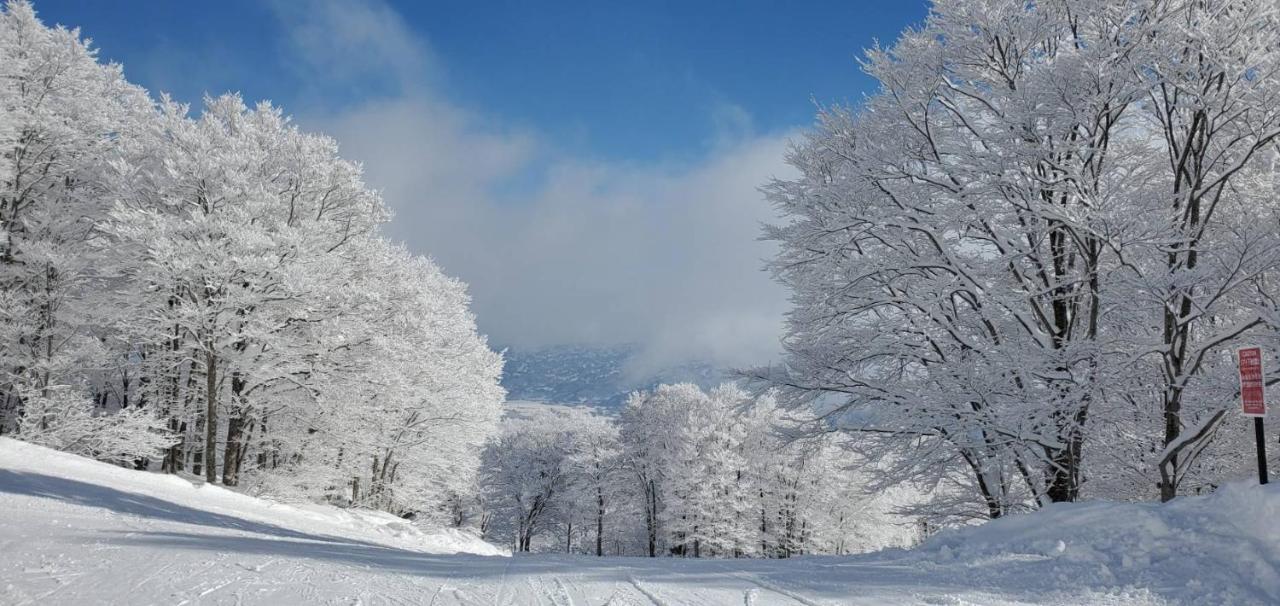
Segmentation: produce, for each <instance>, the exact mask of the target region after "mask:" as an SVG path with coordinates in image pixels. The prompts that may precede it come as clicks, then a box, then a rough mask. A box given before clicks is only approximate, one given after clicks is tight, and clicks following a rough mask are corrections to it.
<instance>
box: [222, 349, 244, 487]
mask: <svg viewBox="0 0 1280 606" xmlns="http://www.w3.org/2000/svg"><path fill="white" fill-rule="evenodd" d="M245 383H246V381H245V380H244V377H243V376H241V375H240V372H239V371H236V372H233V373H232V374H231V402H232V407H231V415H230V416H228V417H227V446H226V449H225V450H224V451H223V456H222V484H223V485H224V486H237V485H239V484H240V466H241V463H243V461H244V451H245V448H246V446H247V444H246V443H245V441H246V438H247V434H248V432H247V431H245V429H246V427H247V426H248V421H247V420H246V417H248V414H247V413H248V410H247V408H246V407H245V405H244V388H245Z"/></svg>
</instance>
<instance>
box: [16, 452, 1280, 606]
mask: <svg viewBox="0 0 1280 606" xmlns="http://www.w3.org/2000/svg"><path fill="white" fill-rule="evenodd" d="M0 512H2V514H0V604H14V605H18V604H240V603H245V604H468V605H484V604H504V605H517V604H554V605H561V606H567V605H571V604H572V605H575V606H581V605H587V604H593V605H600V604H613V605H624V604H638V605H645V604H661V605H666V604H744V605H762V606H763V605H767V604H785V605H796V604H802V605H808V606H813V605H815V604H823V605H827V604H957V605H959V604H992V605H1005V604H1164V603H1186V604H1267V603H1278V602H1280V574H1278V573H1277V568H1276V566H1277V564H1278V563H1280V492H1277V491H1275V490H1264V489H1259V488H1257V487H1247V486H1231V487H1228V488H1227V489H1224V490H1222V491H1220V492H1219V493H1218V494H1216V495H1214V496H1211V497H1197V498H1185V499H1181V500H1179V501H1178V502H1175V503H1174V504H1172V505H1169V506H1163V507H1162V506H1159V505H1155V504H1142V505H1121V504H1108V503H1100V504H1084V505H1074V506H1063V507H1052V508H1050V510H1049V511H1046V512H1043V513H1040V514H1036V515H1032V516H1023V517H1020V518H1013V519H1009V520H1005V521H1001V522H997V523H993V524H988V525H986V526H984V527H981V528H976V529H968V530H964V531H957V532H951V533H944V534H943V535H940V536H938V537H935V538H934V539H933V540H931V541H929V542H928V543H926V544H925V545H924V546H922V547H921V548H918V549H915V550H909V551H888V552H882V553H879V554H872V555H868V556H858V557H848V558H834V557H827V558H797V559H793V560H788V561H710V560H701V561H693V560H678V559H656V560H653V559H644V558H603V559H599V558H591V557H575V556H531V557H509V556H507V555H506V554H505V552H503V551H502V550H500V549H498V548H496V547H493V546H492V545H489V544H486V543H484V542H482V541H479V540H478V539H476V538H474V537H471V536H470V535H467V534H464V533H457V532H452V531H449V532H438V533H424V532H422V531H419V530H417V529H416V528H414V527H412V526H409V525H407V524H405V523H403V522H402V521H400V520H397V519H396V518H394V517H392V516H387V515H383V514H378V513H358V514H357V513H351V512H346V511H342V510H338V509H334V508H330V507H323V506H314V505H309V506H294V505H284V504H277V503H271V502H268V501H264V500H260V499H255V498H252V497H248V496H245V495H241V494H237V493H234V492H231V491H228V490H224V489H221V488H218V487H213V486H196V485H193V484H192V483H191V482H189V481H187V480H184V479H181V478H176V477H172V476H162V475H156V474H150V473H144V472H136V471H129V470H125V469H121V468H118V467H114V466H110V465H105V464H102V463H97V462H93V461H89V460H86V459H83V458H79V457H76V456H72V455H68V454H65V453H59V452H54V451H51V450H48V449H44V448H40V447H37V446H32V445H29V444H25V443H22V442H17V441H14V440H10V439H7V438H0Z"/></svg>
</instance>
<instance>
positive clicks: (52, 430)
mask: <svg viewBox="0 0 1280 606" xmlns="http://www.w3.org/2000/svg"><path fill="white" fill-rule="evenodd" d="M22 401H23V414H22V416H21V418H20V419H19V421H18V434H17V435H18V437H19V438H22V439H23V440H25V441H27V442H31V443H33V444H39V445H41V446H48V447H50V448H56V449H58V450H65V451H67V452H70V453H74V454H78V455H83V456H86V457H92V458H95V459H99V460H102V461H110V462H114V463H128V462H132V461H134V460H136V459H142V458H147V457H154V456H156V455H158V454H159V453H160V451H161V450H162V449H164V448H167V447H169V446H170V445H172V444H173V442H174V439H173V436H172V435H171V434H170V433H169V431H168V430H167V429H166V428H165V427H164V423H163V421H161V420H160V419H159V418H157V417H156V415H155V414H154V413H153V412H152V411H149V410H146V409H144V408H126V409H123V410H118V411H115V412H106V411H102V410H100V409H98V408H96V407H95V406H94V405H93V401H92V400H90V399H88V398H86V397H84V396H82V395H80V393H79V392H78V390H76V389H73V388H71V387H69V386H65V385H59V386H55V387H50V388H48V389H46V390H43V393H41V392H40V391H36V390H30V391H28V392H26V393H25V394H24V395H23V398H22Z"/></svg>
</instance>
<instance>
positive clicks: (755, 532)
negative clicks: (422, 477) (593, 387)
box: [464, 383, 921, 558]
mask: <svg viewBox="0 0 1280 606" xmlns="http://www.w3.org/2000/svg"><path fill="white" fill-rule="evenodd" d="M793 426H794V422H793V421H791V420H790V419H788V418H787V416H786V415H785V414H784V411H783V410H782V409H780V408H779V407H778V406H777V404H776V403H775V401H774V399H773V398H772V397H771V396H769V395H767V394H766V395H760V396H756V395H752V394H749V393H748V392H746V391H744V390H743V389H742V388H740V387H738V386H737V385H735V384H732V383H727V384H724V385H721V386H719V387H716V388H714V389H711V390H709V391H704V390H703V389H700V388H699V387H697V386H696V385H692V384H678V385H660V386H658V387H657V388H655V389H653V390H652V391H641V392H636V393H634V394H632V395H631V397H630V398H629V399H628V401H627V403H626V405H625V406H624V407H623V408H622V410H621V411H619V412H618V413H617V414H616V415H614V414H606V413H602V412H599V411H596V410H594V409H591V408H575V407H562V406H548V405H545V404H537V403H533V404H526V405H524V406H523V407H517V408H513V409H512V410H510V411H508V417H507V419H506V420H505V422H504V424H503V429H502V431H501V432H500V433H499V435H498V436H497V437H495V438H494V440H493V441H492V442H491V443H490V444H489V446H488V447H487V448H486V450H485V453H484V465H483V467H482V469H483V471H482V474H481V491H480V494H479V497H478V499H477V500H476V502H474V503H469V504H467V505H466V507H465V508H464V511H465V512H469V513H467V514H466V516H468V518H467V519H466V520H465V521H464V523H466V524H469V525H473V526H476V527H478V528H479V529H480V530H481V531H482V532H483V533H484V535H485V537H486V538H488V539H490V540H492V541H494V542H496V543H500V544H504V543H505V544H507V545H510V546H511V547H512V548H513V550H515V551H521V552H527V551H560V552H567V553H587V554H594V555H606V554H608V555H643V556H648V557H658V556H676V557H728V558H734V557H773V558H781V557H790V556H796V555H804V554H824V553H825V554H847V553H857V552H863V551H873V550H875V549H879V548H883V547H887V546H895V545H896V546H903V545H909V544H911V543H913V542H915V541H916V540H918V539H919V538H920V536H921V527H919V526H917V525H916V522H915V520H914V518H911V517H908V516H902V515H899V510H900V509H901V508H903V507H909V506H911V505H912V504H913V503H914V502H915V501H918V500H919V497H918V494H917V493H915V492H913V491H910V490H905V489H902V488H885V489H883V490H880V491H878V492H870V491H869V488H873V486H871V484H870V481H869V478H868V477H867V474H866V473H863V471H862V470H863V469H864V468H866V467H869V466H872V465H874V462H871V461H864V460H859V459H858V458H857V457H856V456H854V455H853V454H852V453H850V452H849V451H848V450H847V449H846V448H845V447H844V446H843V443H842V441H841V440H840V439H838V437H836V436H831V437H828V438H823V439H809V438H806V439H795V438H796V437H797V436H794V435H790V434H788V428H789V427H793ZM881 488H883V487H881Z"/></svg>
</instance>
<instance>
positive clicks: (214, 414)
mask: <svg viewBox="0 0 1280 606" xmlns="http://www.w3.org/2000/svg"><path fill="white" fill-rule="evenodd" d="M206 346H207V347H208V348H209V349H208V350H206V352H205V357H204V360H205V373H204V381H205V413H204V414H205V420H204V452H205V458H206V459H207V460H206V461H205V462H204V463H205V466H204V477H205V480H206V481H207V482H209V483H210V484H214V483H216V482H217V481H218V358H217V356H215V355H214V354H213V343H207V344H206Z"/></svg>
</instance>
